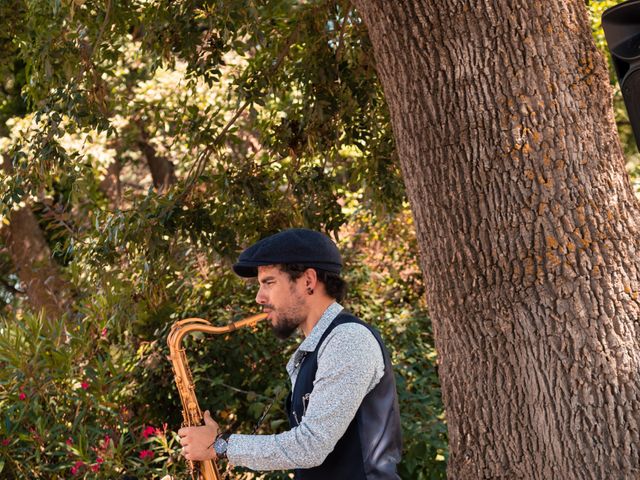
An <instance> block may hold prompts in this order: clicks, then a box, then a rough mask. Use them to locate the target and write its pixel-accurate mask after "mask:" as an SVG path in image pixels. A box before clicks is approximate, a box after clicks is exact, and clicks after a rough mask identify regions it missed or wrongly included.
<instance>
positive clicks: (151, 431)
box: [142, 425, 158, 438]
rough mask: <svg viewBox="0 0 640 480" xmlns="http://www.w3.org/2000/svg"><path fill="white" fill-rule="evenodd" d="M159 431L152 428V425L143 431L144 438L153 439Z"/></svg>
mask: <svg viewBox="0 0 640 480" xmlns="http://www.w3.org/2000/svg"><path fill="white" fill-rule="evenodd" d="M157 430H158V429H157V428H155V427H152V426H151V425H149V426H148V427H146V428H145V429H144V430H143V431H142V436H143V437H144V438H149V437H153V436H154V435H155V434H156V431H157Z"/></svg>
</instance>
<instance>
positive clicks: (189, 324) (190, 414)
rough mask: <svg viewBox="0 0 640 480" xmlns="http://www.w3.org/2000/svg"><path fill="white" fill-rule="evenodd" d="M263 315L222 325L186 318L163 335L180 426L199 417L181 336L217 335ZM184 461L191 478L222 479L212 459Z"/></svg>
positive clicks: (195, 423) (193, 423) (199, 422)
mask: <svg viewBox="0 0 640 480" xmlns="http://www.w3.org/2000/svg"><path fill="white" fill-rule="evenodd" d="M265 318H267V314H266V313H260V314H257V315H252V316H250V317H247V318H245V319H242V320H238V321H237V322H233V323H230V324H229V325H226V326H224V327H214V326H213V325H211V323H210V322H208V321H207V320H204V319H202V318H187V319H184V320H180V321H178V322H176V323H174V324H173V326H172V327H171V331H170V332H169V335H168V336H167V345H168V346H169V360H170V361H171V365H172V367H173V375H174V378H175V381H176V386H177V387H178V393H179V395H180V401H181V403H182V419H183V422H182V426H183V427H196V426H200V425H202V418H203V415H202V410H201V409H200V405H199V404H198V399H197V397H196V392H195V384H194V381H193V376H192V374H191V369H190V368H189V364H188V362H187V355H186V352H185V349H184V347H183V346H182V341H183V339H184V337H185V336H187V335H188V334H190V333H193V332H203V333H208V334H214V335H221V334H225V333H229V332H233V331H234V330H237V329H239V328H242V327H246V326H252V325H255V324H256V323H258V322H259V321H261V320H264V319H265ZM188 463H189V470H190V472H191V478H192V480H222V477H221V475H220V472H219V470H218V465H217V464H216V462H215V461H214V460H206V461H203V462H194V461H190V460H188Z"/></svg>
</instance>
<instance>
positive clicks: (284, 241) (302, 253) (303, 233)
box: [233, 228, 342, 277]
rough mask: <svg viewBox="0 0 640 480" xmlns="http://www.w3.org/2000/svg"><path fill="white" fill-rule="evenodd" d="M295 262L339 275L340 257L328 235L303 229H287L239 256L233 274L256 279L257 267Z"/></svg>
mask: <svg viewBox="0 0 640 480" xmlns="http://www.w3.org/2000/svg"><path fill="white" fill-rule="evenodd" d="M281 263H297V264H301V265H304V266H305V267H313V268H318V269H320V270H327V271H329V272H333V273H340V270H341V269H342V257H341V256H340V252H339V251H338V247H336V244H335V243H333V240H331V239H330V238H329V237H328V236H326V235H325V234H323V233H320V232H316V231H314V230H307V229H306V228H290V229H288V230H283V231H282V232H279V233H276V234H275V235H271V236H270V237H267V238H263V239H262V240H260V241H258V242H257V243H254V244H253V245H251V246H250V247H249V248H247V249H246V250H245V251H244V252H242V253H241V254H240V257H239V258H238V262H237V263H236V264H235V265H233V271H234V272H236V273H237V274H238V275H240V276H241V277H257V276H258V267H259V266H260V265H276V264H281Z"/></svg>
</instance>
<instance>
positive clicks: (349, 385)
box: [227, 303, 384, 470]
mask: <svg viewBox="0 0 640 480" xmlns="http://www.w3.org/2000/svg"><path fill="white" fill-rule="evenodd" d="M341 311H342V306H341V305H340V304H338V303H333V304H332V305H330V306H329V308H327V310H326V311H325V312H324V313H323V314H322V317H320V320H319V321H318V323H317V324H316V326H315V327H314V328H313V330H312V331H311V333H310V334H309V336H308V337H307V338H305V339H304V341H303V342H302V343H301V344H300V346H299V347H298V349H297V350H296V351H295V353H294V354H293V355H292V357H291V359H290V360H289V362H288V363H287V372H288V373H289V377H290V379H291V384H292V385H295V382H296V378H297V373H298V372H297V368H296V366H295V365H296V362H298V361H299V360H300V358H302V356H303V355H304V353H303V352H313V351H314V350H315V349H316V347H317V345H318V342H319V341H320V338H321V337H322V334H323V333H324V332H325V330H326V329H327V327H328V326H329V325H330V324H331V322H333V320H334V319H335V318H336V317H337V316H338V314H339V313H340V312H341ZM383 374H384V358H383V356H382V350H381V349H380V345H378V342H377V340H376V339H375V337H374V336H373V334H372V333H371V332H370V331H369V330H367V329H366V328H365V327H363V326H362V325H359V324H357V323H346V324H342V325H338V326H337V327H336V328H334V329H333V331H332V332H331V333H330V334H329V335H328V336H327V338H326V339H325V340H324V342H323V343H322V345H321V346H320V350H319V351H318V370H317V372H316V378H315V380H314V382H313V391H312V392H311V395H310V397H309V403H308V405H307V411H306V413H305V415H303V417H302V418H301V419H300V425H298V426H297V427H295V428H292V429H291V430H289V431H286V432H283V433H279V434H277V435H231V437H229V446H228V449H227V457H228V458H229V461H230V462H231V464H233V465H239V466H243V467H248V468H251V469H253V470H290V469H293V468H311V467H315V466H318V465H320V464H322V462H324V459H325V458H326V457H327V455H329V453H331V451H332V450H333V448H334V446H335V445H336V443H337V442H338V440H340V438H341V437H342V435H344V432H345V431H346V430H347V427H348V426H349V424H350V423H351V420H353V417H354V416H355V414H356V412H357V410H358V408H359V407H360V404H361V403H362V399H363V398H364V397H365V395H367V393H369V392H370V391H371V390H373V388H374V387H375V386H376V385H377V384H378V382H379V381H380V379H381V378H382V376H383Z"/></svg>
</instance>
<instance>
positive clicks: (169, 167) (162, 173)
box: [135, 119, 176, 191]
mask: <svg viewBox="0 0 640 480" xmlns="http://www.w3.org/2000/svg"><path fill="white" fill-rule="evenodd" d="M135 123H136V125H137V126H138V130H139V137H138V141H137V143H138V148H140V151H141V152H142V154H143V155H144V157H145V158H146V159H147V165H149V170H150V171H151V178H152V179H153V186H154V187H155V188H156V189H157V190H158V191H165V190H167V189H168V188H169V187H170V186H171V185H173V184H174V183H175V182H176V174H175V166H174V165H173V163H172V162H171V160H169V159H167V158H165V157H163V156H161V155H158V152H157V151H156V149H155V147H154V146H153V145H152V144H151V142H150V141H149V134H148V133H147V130H146V128H145V125H144V123H143V122H142V120H140V119H136V120H135Z"/></svg>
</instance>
